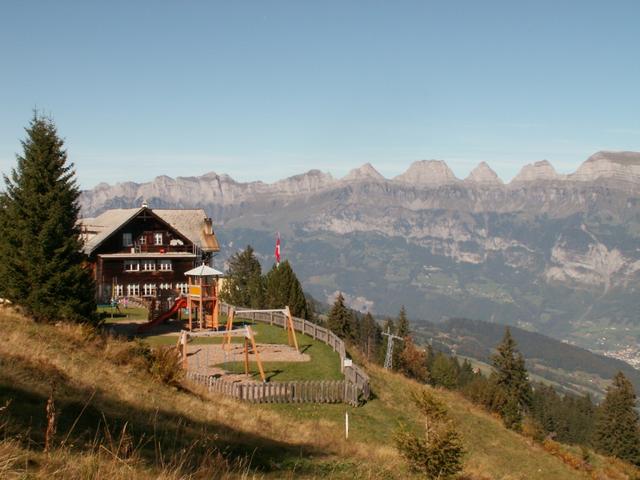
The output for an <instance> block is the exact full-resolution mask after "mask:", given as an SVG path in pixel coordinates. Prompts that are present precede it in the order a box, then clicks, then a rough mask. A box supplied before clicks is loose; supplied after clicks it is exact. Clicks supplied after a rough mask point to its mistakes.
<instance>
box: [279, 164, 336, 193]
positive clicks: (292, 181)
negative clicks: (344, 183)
mask: <svg viewBox="0 0 640 480" xmlns="http://www.w3.org/2000/svg"><path fill="white" fill-rule="evenodd" d="M334 182H335V179H334V178H333V176H332V175H331V174H330V173H325V172H321V171H320V170H316V169H314V170H309V171H308V172H306V173H302V174H300V175H294V176H293V177H289V178H285V179H284V180H278V181H277V182H275V183H272V184H271V185H272V187H273V190H274V191H277V192H281V193H287V194H297V193H305V192H306V193H309V192H315V191H318V190H321V189H323V188H325V187H328V186H329V185H331V184H332V183H334Z"/></svg>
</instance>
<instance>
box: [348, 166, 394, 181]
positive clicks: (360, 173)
mask: <svg viewBox="0 0 640 480" xmlns="http://www.w3.org/2000/svg"><path fill="white" fill-rule="evenodd" d="M342 180H343V181H356V180H385V178H384V177H383V176H382V175H381V174H380V172H378V171H377V170H376V169H375V168H374V167H373V165H371V164H370V163H365V164H364V165H362V166H361V167H358V168H354V169H353V170H351V171H350V172H349V173H347V174H346V175H345V176H344V177H342Z"/></svg>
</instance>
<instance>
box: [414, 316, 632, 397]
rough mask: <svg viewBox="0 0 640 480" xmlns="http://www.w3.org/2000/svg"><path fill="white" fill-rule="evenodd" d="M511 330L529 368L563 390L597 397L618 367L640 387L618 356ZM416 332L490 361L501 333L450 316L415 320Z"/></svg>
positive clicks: (441, 346) (439, 344) (443, 346)
mask: <svg viewBox="0 0 640 480" xmlns="http://www.w3.org/2000/svg"><path fill="white" fill-rule="evenodd" d="M511 333H512V334H513V337H514V339H515V340H516V342H517V343H518V345H519V349H520V351H521V352H522V354H523V355H524V357H525V359H526V360H527V369H528V370H529V372H531V373H533V374H536V375H538V376H539V377H542V378H544V379H546V380H548V381H550V382H553V383H556V384H559V385H561V386H562V387H563V389H564V390H567V391H571V392H575V393H590V394H591V395H595V396H596V397H600V396H602V395H604V391H605V389H606V386H607V385H608V383H609V381H610V380H611V379H612V378H613V377H614V375H615V374H616V373H617V372H618V371H622V372H624V374H625V375H626V376H627V378H629V380H630V381H631V382H632V383H633V384H634V385H635V388H636V390H640V371H638V370H636V369H635V368H633V367H631V366H629V364H627V363H625V362H623V361H621V360H617V359H614V358H608V357H604V356H602V355H596V354H594V353H592V352H590V351H589V350H585V349H583V348H580V347H576V346H574V345H569V344H567V343H564V342H560V341H558V340H555V339H553V338H550V337H547V336H545V335H542V334H540V333H535V332H529V331H527V330H523V329H521V328H517V327H511ZM416 334H417V336H418V337H419V338H420V339H421V340H423V341H426V342H430V343H432V345H433V346H434V348H436V349H438V350H442V351H445V352H447V353H455V354H457V355H461V356H464V357H470V358H473V359H477V360H480V361H481V362H486V363H491V361H490V357H491V355H492V353H493V351H494V348H495V346H496V345H497V344H498V343H499V342H500V340H501V339H502V337H503V335H504V327H503V326H502V325H497V324H495V323H490V322H483V321H480V320H469V319H465V318H453V319H449V320H446V321H444V322H441V323H438V324H433V323H422V324H419V325H418V326H417V328H416Z"/></svg>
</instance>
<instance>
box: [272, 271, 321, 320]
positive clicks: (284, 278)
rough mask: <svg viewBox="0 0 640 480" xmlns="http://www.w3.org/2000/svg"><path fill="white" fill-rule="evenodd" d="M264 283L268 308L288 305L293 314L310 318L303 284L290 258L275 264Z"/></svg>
mask: <svg viewBox="0 0 640 480" xmlns="http://www.w3.org/2000/svg"><path fill="white" fill-rule="evenodd" d="M264 283H265V305H266V307H267V308H282V307H284V306H287V305H288V306H289V308H290V309H291V314H292V315H293V316H295V317H299V318H305V319H309V318H310V314H309V306H308V304H307V299H306V297H305V296H304V292H303V290H302V285H301V284H300V280H298V277H297V276H296V274H295V272H294V271H293V268H291V264H290V263H289V261H288V260H285V261H284V262H282V263H281V264H280V265H274V266H273V267H272V268H271V270H269V272H268V273H267V274H266V275H265V281H264Z"/></svg>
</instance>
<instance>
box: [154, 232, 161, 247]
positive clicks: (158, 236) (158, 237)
mask: <svg viewBox="0 0 640 480" xmlns="http://www.w3.org/2000/svg"><path fill="white" fill-rule="evenodd" d="M153 240H154V243H155V244H156V245H163V243H162V233H154V234H153Z"/></svg>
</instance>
